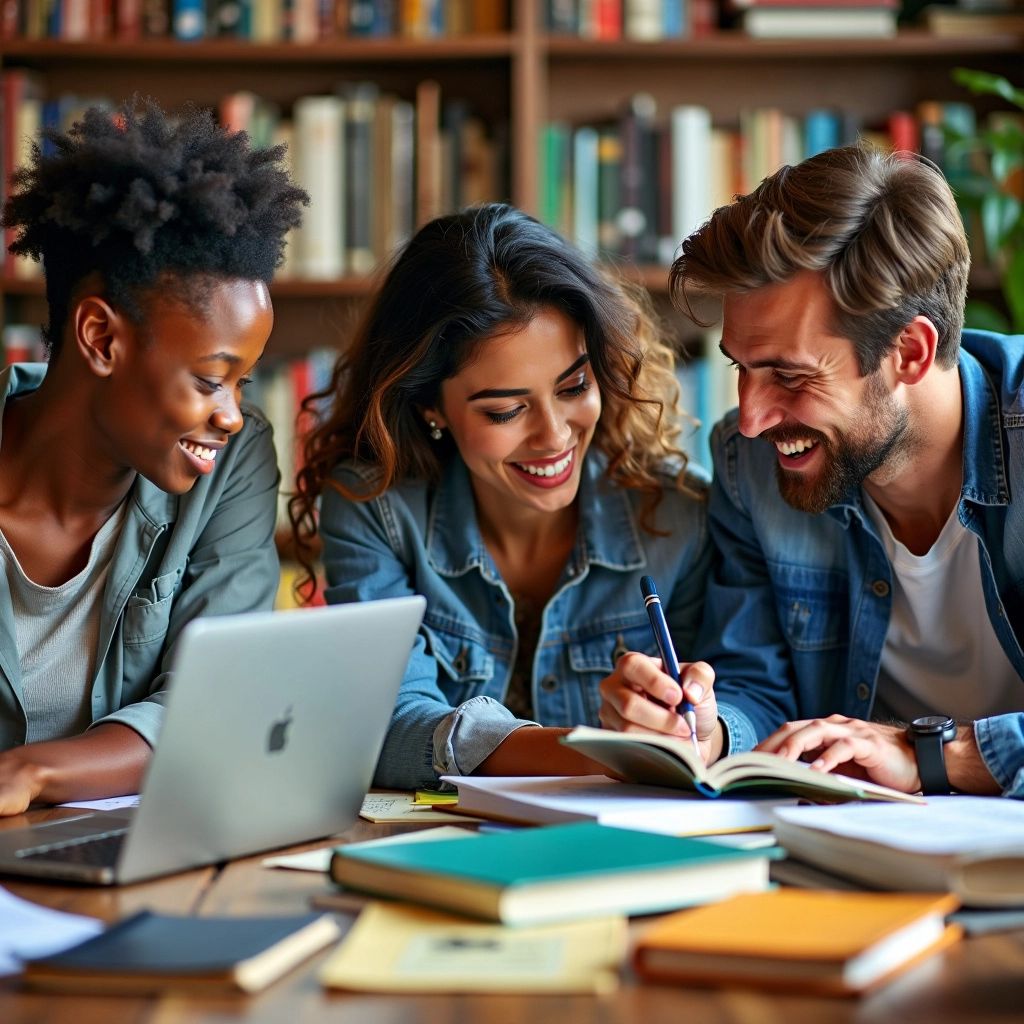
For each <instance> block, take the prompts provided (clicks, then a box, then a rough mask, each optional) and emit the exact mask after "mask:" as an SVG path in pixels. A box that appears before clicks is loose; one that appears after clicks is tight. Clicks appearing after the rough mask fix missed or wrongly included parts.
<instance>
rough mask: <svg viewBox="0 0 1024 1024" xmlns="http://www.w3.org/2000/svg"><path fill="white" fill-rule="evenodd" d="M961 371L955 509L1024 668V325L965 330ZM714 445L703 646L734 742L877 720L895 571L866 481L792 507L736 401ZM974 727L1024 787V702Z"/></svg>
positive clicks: (988, 755) (994, 610) (1003, 631)
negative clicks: (836, 719) (831, 498)
mask: <svg viewBox="0 0 1024 1024" xmlns="http://www.w3.org/2000/svg"><path fill="white" fill-rule="evenodd" d="M960 383H961V390H962V393H963V403H964V472H963V486H962V489H961V494H960V502H959V505H958V507H957V515H958V516H959V518H960V521H961V522H962V523H963V524H964V526H966V527H967V528H968V529H969V530H972V531H973V532H974V533H976V534H977V535H978V537H979V539H980V542H981V552H982V559H981V561H982V586H983V589H984V593H985V604H986V608H987V609H988V613H989V616H990V618H991V620H992V625H993V629H994V630H995V633H996V636H997V637H998V638H999V641H1000V643H1001V644H1002V646H1003V649H1004V651H1005V652H1006V656H1007V657H1008V658H1009V659H1010V662H1011V663H1012V664H1013V666H1014V668H1015V669H1016V670H1017V673H1018V674H1019V675H1020V676H1021V677H1022V679H1024V653H1022V651H1021V638H1024V500H1022V499H1021V497H1020V495H1021V493H1022V491H1024V336H1014V337H1004V336H1002V335H998V334H991V333H988V332H984V331H964V333H963V337H962V348H961V352H960ZM712 455H713V458H714V466H715V474H714V482H713V483H712V487H711V496H710V500H709V510H708V511H709V530H710V533H711V537H712V540H713V542H714V544H715V547H716V549H717V554H716V561H715V566H714V568H713V570H712V574H711V581H710V583H709V586H708V595H707V602H706V607H705V618H704V622H703V625H702V627H701V631H700V637H699V639H698V643H697V651H698V653H699V655H700V656H701V657H702V658H706V659H707V660H708V661H710V662H711V664H712V665H713V666H714V668H715V671H716V673H717V682H716V683H715V692H716V694H717V695H718V700H719V713H720V716H721V718H722V720H723V722H724V723H725V726H726V729H727V732H728V736H729V748H730V750H733V751H736V750H746V749H749V748H750V747H752V746H753V745H754V744H755V743H757V742H758V741H759V740H761V739H763V738H764V737H766V736H767V735H769V734H770V733H771V732H773V731H774V730H775V729H776V728H777V727H778V726H780V725H782V723H783V722H785V721H788V720H791V719H800V718H809V717H818V716H822V715H828V714H833V713H838V714H844V715H850V716H851V717H856V718H861V719H868V718H870V716H871V709H872V705H873V703H874V697H875V685H876V681H877V677H878V667H879V662H880V660H881V656H882V648H883V645H884V642H885V636H886V632H887V631H888V628H889V613H890V606H891V597H890V588H891V585H892V574H891V571H890V567H889V562H888V559H887V558H886V555H885V551H884V549H883V547H882V542H881V540H880V539H879V536H878V532H877V530H876V529H875V526H874V523H873V522H872V520H871V518H870V516H869V515H868V514H867V512H866V510H865V508H864V505H863V503H862V501H861V496H860V489H859V488H858V489H857V491H856V493H855V494H851V495H849V496H848V497H847V499H846V500H844V501H842V502H840V503H839V504H837V505H834V506H833V507H831V508H829V509H827V510H826V511H825V512H824V513H822V514H821V515H818V516H812V515H807V514H806V513H803V512H798V511H796V510H795V509H793V508H790V507H789V506H788V505H787V504H786V503H785V502H784V501H783V500H782V498H781V497H780V495H779V491H778V487H777V486H776V484H775V462H776V458H775V451H774V448H773V447H772V445H771V444H769V443H768V442H767V441H763V440H760V439H750V438H746V437H743V436H742V435H741V434H740V432H739V428H738V426H737V418H736V413H735V411H734V412H732V413H730V414H729V415H727V416H726V417H725V418H724V419H723V420H722V422H721V423H719V424H718V426H717V427H716V428H715V431H714V434H713V436H712ZM1013 497H1016V501H1013V500H1011V499H1012V498H1013ZM1021 686H1022V687H1024V682H1022V683H1021ZM936 710H938V711H946V710H949V711H950V712H951V713H952V714H953V715H954V717H955V715H956V709H955V708H950V709H946V708H938V709H936ZM975 734H976V736H977V738H978V743H979V747H980V749H981V754H982V757H983V758H984V759H985V762H986V764H987V765H988V768H989V770H990V771H991V772H992V774H993V776H994V777H995V778H996V780H997V781H998V783H999V784H1000V785H1001V786H1002V787H1003V789H1004V791H1005V792H1006V793H1007V795H1012V796H1024V714H1006V715H999V716H997V717H993V718H988V719H984V720H981V721H979V722H977V723H975Z"/></svg>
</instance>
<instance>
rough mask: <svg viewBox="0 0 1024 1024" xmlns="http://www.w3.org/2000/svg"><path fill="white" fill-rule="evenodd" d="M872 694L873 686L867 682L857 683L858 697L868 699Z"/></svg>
mask: <svg viewBox="0 0 1024 1024" xmlns="http://www.w3.org/2000/svg"><path fill="white" fill-rule="evenodd" d="M870 696H871V687H870V686H868V684H867V683H858V684H857V699H858V700H867V699H868V697H870Z"/></svg>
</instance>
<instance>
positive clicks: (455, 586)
mask: <svg viewBox="0 0 1024 1024" xmlns="http://www.w3.org/2000/svg"><path fill="white" fill-rule="evenodd" d="M375 472H376V470H375V469H374V467H372V466H365V465H358V464H353V463H347V464H344V465H342V466H341V467H339V468H338V469H337V470H336V471H335V474H334V475H335V478H336V479H337V480H340V481H343V482H344V484H345V486H346V487H347V488H348V489H349V490H354V491H357V492H358V490H359V489H360V488H361V487H363V486H365V485H366V484H367V483H368V482H369V481H371V480H372V479H373V477H374V474H375ZM689 483H690V486H691V487H692V488H693V490H694V491H695V492H697V494H699V495H700V497H696V496H694V495H687V494H684V493H681V492H679V491H676V490H673V489H666V491H665V494H664V497H663V499H662V501H661V503H660V505H659V506H658V508H657V513H656V516H655V519H654V523H655V525H656V527H657V528H658V529H660V530H663V531H666V532H668V531H669V530H671V533H670V534H669V535H667V536H653V535H651V534H650V533H647V532H645V531H644V530H642V529H641V528H640V525H639V522H638V506H639V503H640V501H641V500H642V499H641V496H640V495H639V494H638V493H637V492H633V491H629V490H626V489H622V488H618V487H616V486H614V485H613V484H611V483H610V482H609V481H608V479H607V478H606V477H605V475H604V462H603V460H602V459H601V457H600V456H599V454H598V453H597V452H594V451H593V450H592V451H591V452H590V454H588V455H587V458H586V460H585V462H584V467H583V477H582V480H581V484H580V492H579V509H580V519H579V531H578V537H577V541H576V546H575V548H574V550H573V553H572V555H571V556H570V558H569V561H568V563H567V565H566V568H565V571H564V573H563V576H562V579H561V580H560V582H559V584H558V586H557V588H556V591H555V593H554V595H553V596H552V598H551V600H550V601H549V602H548V603H547V605H546V607H545V608H544V612H543V619H542V623H541V631H540V637H539V640H538V645H537V651H536V654H535V656H534V659H533V676H532V698H533V708H534V714H535V715H536V716H537V718H538V720H539V721H540V723H541V724H542V725H560V726H572V725H579V724H581V723H586V724H589V725H598V724H599V723H598V717H597V713H598V707H599V705H600V696H599V693H598V685H599V683H600V682H601V680H602V679H603V678H604V677H605V676H606V675H608V674H609V673H610V672H611V671H612V667H613V664H614V660H615V657H616V656H617V655H618V654H619V653H621V652H622V651H625V650H636V651H644V652H646V653H649V654H655V655H656V653H657V648H656V646H655V644H654V639H653V636H652V634H651V629H650V625H649V622H648V618H647V612H646V611H645V609H644V603H643V600H642V598H641V596H640V577H641V576H642V575H644V574H645V573H650V574H652V575H653V576H654V577H655V578H656V580H657V582H658V584H659V587H660V590H661V594H662V599H663V601H664V603H665V609H666V616H667V619H668V622H669V627H670V629H671V630H672V633H673V637H674V639H675V641H676V645H677V653H678V654H679V656H680V658H686V656H687V654H688V653H689V651H690V649H691V647H692V646H693V641H694V636H695V634H696V628H697V623H698V621H699V619H700V612H701V608H702V605H703V601H704V587H705V581H706V576H707V566H708V562H709V558H710V549H709V542H708V536H707V530H706V522H705V508H706V506H705V502H704V499H703V491H704V489H705V487H706V484H705V483H704V481H703V480H702V479H700V478H698V477H697V476H692V475H691V476H690V477H689ZM320 530H321V535H322V538H323V547H324V566H325V569H326V573H327V582H328V587H327V592H326V597H327V600H328V602H330V603H343V602H347V601H365V600H371V599H374V598H382V597H394V596H398V595H401V594H413V593H418V594H423V595H424V596H425V597H426V598H427V611H426V615H425V618H424V621H423V627H422V629H421V631H420V634H419V636H418V637H417V640H416V643H415V646H414V647H413V651H412V656H411V658H410V661H409V667H408V669H407V671H406V675H405V679H404V681H403V683H402V687H401V691H400V693H399V696H398V701H397V704H396V706H395V710H394V714H393V717H392V719H391V726H390V729H389V731H388V735H387V738H386V739H385V742H384V749H383V751H382V753H381V757H380V761H379V762H378V764H377V772H376V776H375V783H376V784H377V785H378V786H392V787H398V788H404V789H408V788H411V787H415V786H420V785H424V784H430V783H436V781H437V777H438V776H439V775H441V774H446V773H450V774H469V773H470V772H472V771H474V770H475V769H476V768H477V767H478V765H479V764H480V763H481V762H482V761H483V760H484V759H485V758H486V757H487V756H488V755H489V754H490V753H491V752H492V751H493V750H494V749H495V748H496V747H497V746H498V744H499V743H501V742H502V740H504V739H505V738H506V737H507V736H508V735H509V733H511V732H513V731H514V730H515V729H517V728H519V727H520V726H522V725H524V724H526V723H524V721H523V720H521V719H517V718H515V717H514V716H513V715H512V713H511V712H510V711H509V710H508V709H507V708H505V707H504V706H503V704H502V703H501V702H502V700H503V699H504V696H505V693H506V689H507V687H508V683H509V679H510V676H511V673H512V668H513V664H514V661H515V654H516V642H517V636H516V628H515V624H514V608H513V601H512V596H511V594H510V593H509V590H508V588H507V587H506V585H505V584H504V583H503V582H502V579H501V577H500V576H499V574H498V570H497V568H496V567H495V564H494V561H493V560H492V559H491V556H490V554H489V553H488V552H487V549H486V548H485V546H484V543H483V539H482V538H481V536H480V530H479V527H478V525H477V520H476V514H475V511H474V502H473V492H472V487H471V484H470V479H469V474H468V472H467V470H466V468H465V465H464V463H463V462H462V461H461V460H460V459H454V460H452V462H451V464H450V465H449V466H448V468H447V469H446V470H445V473H444V476H443V478H442V480H441V481H440V483H439V485H438V486H437V487H436V488H433V487H430V486H427V485H426V484H424V483H422V482H419V481H406V482H403V483H401V484H399V485H396V486H395V487H393V488H392V489H391V490H389V491H387V492H386V493H385V494H383V495H381V496H380V497H378V498H375V499H373V500H372V501H368V502H356V501H350V500H348V499H346V498H343V497H342V496H341V495H340V494H339V493H338V492H337V491H336V490H334V488H328V489H327V490H326V491H325V492H324V497H323V505H322V509H321V518H320Z"/></svg>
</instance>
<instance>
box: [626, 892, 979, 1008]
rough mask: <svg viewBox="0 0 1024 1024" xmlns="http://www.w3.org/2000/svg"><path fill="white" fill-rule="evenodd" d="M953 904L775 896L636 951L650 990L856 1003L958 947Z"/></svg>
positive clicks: (671, 931)
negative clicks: (805, 996)
mask: <svg viewBox="0 0 1024 1024" xmlns="http://www.w3.org/2000/svg"><path fill="white" fill-rule="evenodd" d="M957 905H958V901H957V899H956V897H955V896H950V895H937V894H935V893H874V892H870V893H869V892H828V891H824V890H807V889H776V890H774V891H771V892H759V893H748V894H744V895H740V896H733V897H732V898H731V899H727V900H723V901H721V902H719V903H712V904H709V905H707V906H703V907H698V908H697V909H695V910H687V911H681V912H678V913H675V914H671V915H669V916H668V917H665V918H662V920H661V921H659V922H658V924H656V925H654V926H653V927H652V928H651V929H649V930H648V931H646V932H644V933H643V934H642V935H641V936H640V939H639V941H638V943H637V946H636V949H635V951H634V966H635V967H636V970H637V973H638V974H640V975H641V976H642V977H644V978H646V979H648V980H650V981H670V982H686V984H688V985H707V986H718V985H738V986H755V987H757V988H771V989H789V990H791V991H798V992H813V993H819V994H824V995H859V994H860V993H862V992H864V991H866V990H868V989H871V988H875V987H877V986H878V985H881V984H882V983H883V982H885V981H888V980H889V979H890V978H892V977H894V976H895V975H897V974H898V973H900V972H902V971H904V970H906V969H907V968H909V967H911V966H912V965H913V964H916V963H918V962H919V961H921V960H923V959H925V958H926V957H928V956H930V955H931V954H932V953H935V952H937V951H938V950H940V949H944V948H945V947H946V946H948V945H950V944H952V943H953V942H956V941H957V940H958V939H959V938H960V936H961V934H962V933H961V930H960V928H959V927H958V926H956V925H947V924H946V923H945V918H946V915H947V914H950V913H952V911H954V910H955V909H956V908H957Z"/></svg>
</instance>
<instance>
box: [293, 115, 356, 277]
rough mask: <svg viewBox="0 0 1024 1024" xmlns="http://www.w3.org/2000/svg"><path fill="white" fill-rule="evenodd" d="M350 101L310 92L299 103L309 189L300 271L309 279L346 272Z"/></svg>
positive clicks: (302, 170) (303, 177)
mask: <svg viewBox="0 0 1024 1024" xmlns="http://www.w3.org/2000/svg"><path fill="white" fill-rule="evenodd" d="M343 118H344V103H343V101H342V100H341V99H340V98H338V97H335V96H304V97H302V98H301V99H299V100H298V101H297V102H296V104H295V109H294V121H295V127H294V130H295V149H296V156H295V170H296V177H297V179H298V180H299V181H301V182H302V184H303V187H304V188H305V189H306V191H307V192H308V193H309V197H310V205H309V210H308V212H307V213H306V215H305V217H303V224H302V228H301V229H300V231H299V235H298V240H297V241H298V270H299V274H300V275H301V276H302V277H305V278H316V279H328V280H330V279H334V278H337V277H340V276H341V274H342V272H343V270H344V258H343V247H342V238H343V237H344V235H343V231H342V224H343V216H344V213H343V204H342V196H343V195H344V169H345V168H344V161H343V158H342V146H343V138H344V136H343Z"/></svg>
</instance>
